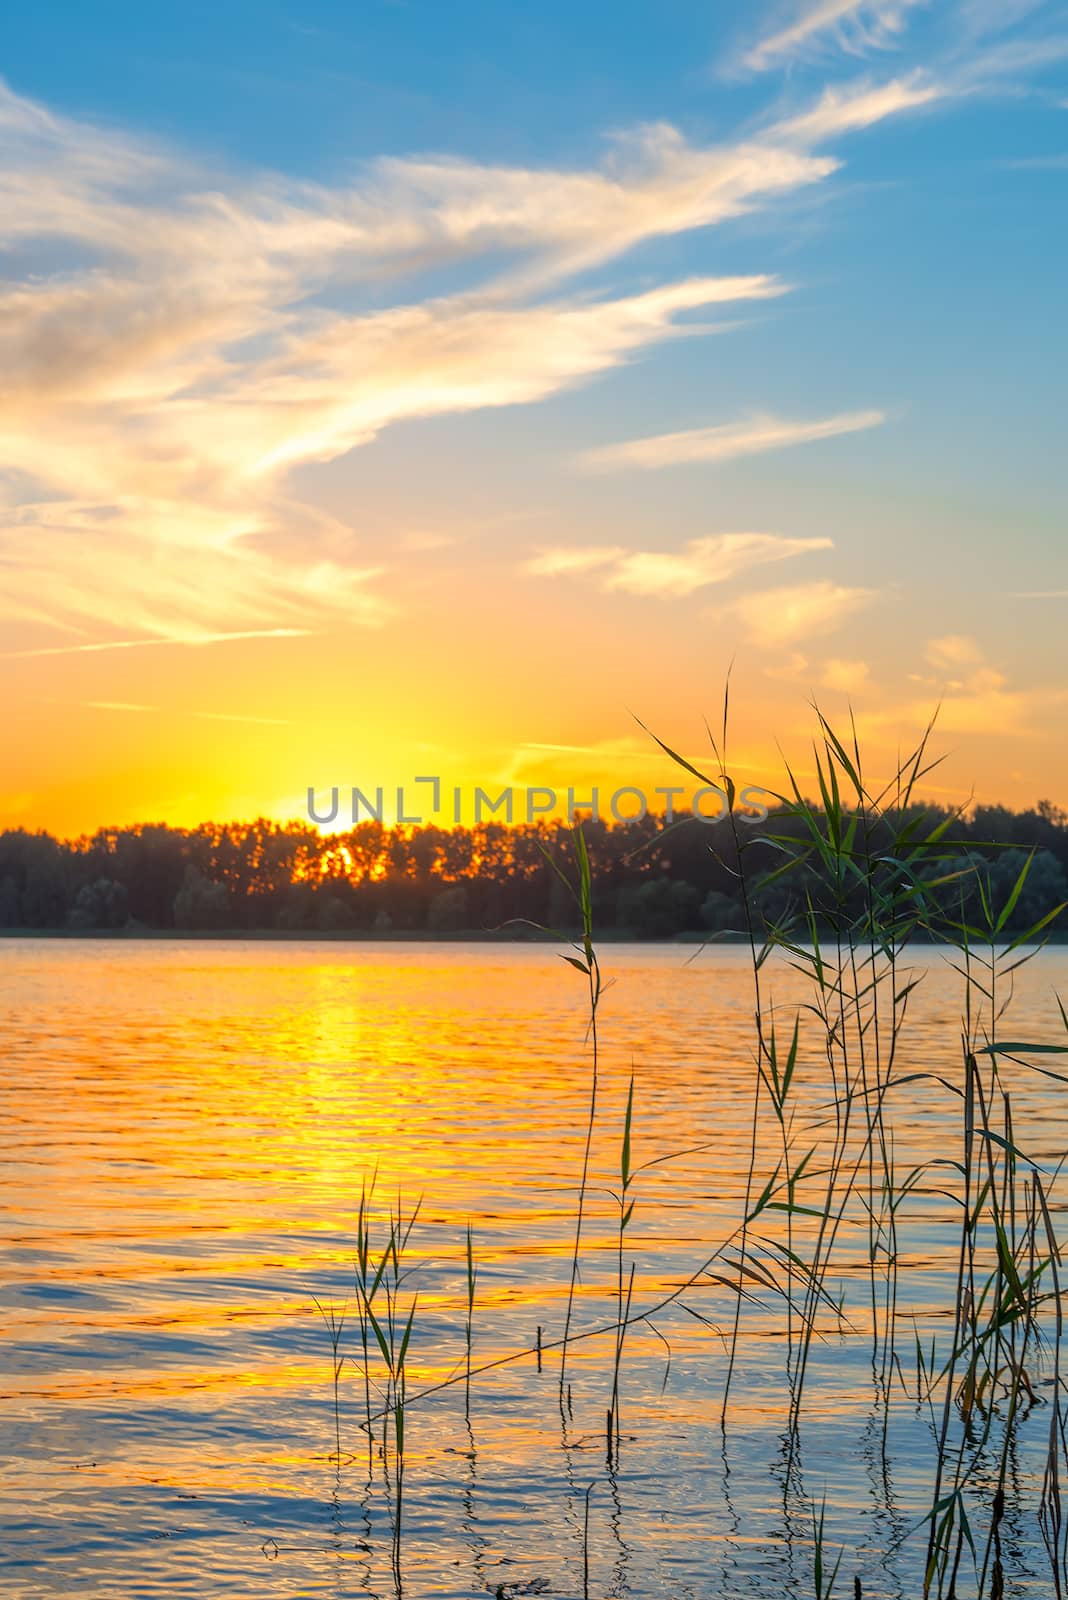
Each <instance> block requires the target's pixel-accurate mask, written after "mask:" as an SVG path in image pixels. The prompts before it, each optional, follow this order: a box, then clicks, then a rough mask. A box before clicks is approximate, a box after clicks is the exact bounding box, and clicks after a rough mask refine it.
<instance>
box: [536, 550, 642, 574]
mask: <svg viewBox="0 0 1068 1600" xmlns="http://www.w3.org/2000/svg"><path fill="white" fill-rule="evenodd" d="M625 554H626V551H625V550H624V549H623V548H622V546H620V545H550V546H548V547H547V548H546V549H543V550H539V551H538V553H537V555H534V556H531V558H530V559H529V561H524V563H523V566H522V571H523V572H525V573H526V574H527V575H528V576H529V577H532V578H563V577H581V576H583V575H584V574H585V573H587V572H592V571H593V570H594V569H595V568H596V567H603V566H607V565H608V564H609V563H610V562H615V561H618V560H619V558H620V556H622V555H625Z"/></svg>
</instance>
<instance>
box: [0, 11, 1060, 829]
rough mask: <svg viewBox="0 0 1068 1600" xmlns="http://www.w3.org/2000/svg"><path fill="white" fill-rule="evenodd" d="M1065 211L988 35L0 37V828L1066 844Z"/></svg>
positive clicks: (904, 15) (871, 17)
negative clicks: (800, 818)
mask: <svg viewBox="0 0 1068 1600" xmlns="http://www.w3.org/2000/svg"><path fill="white" fill-rule="evenodd" d="M1066 179H1068V10H1066V8H1065V7H1062V6H1056V5H1052V4H1049V3H1046V4H1041V3H1033V0H958V3H954V4H946V3H938V0H767V3H765V0H756V3H746V4H735V3H720V4H709V3H708V0H704V3H702V4H697V3H690V0H659V3H657V4H656V5H653V4H645V3H616V4H613V5H611V6H608V5H602V4H600V3H599V0H588V3H587V4H585V5H582V6H577V7H576V6H573V5H564V4H561V3H557V0H541V3H539V4H537V5H533V4H530V5H528V4H526V3H522V4H520V3H515V4H509V5H501V4H500V3H497V4H474V3H468V0H454V3H453V4H450V5H448V6H442V5H440V4H431V3H429V0H425V3H423V0H364V3H362V4H361V5H359V6H352V5H342V4H340V3H338V4H326V3H323V0H305V3H302V4H301V5H300V6H299V7H298V6H296V5H294V4H279V3H270V0H267V3H264V0H257V4H256V5H255V6H253V5H251V4H247V3H246V0H233V3H231V4H229V5H227V6H225V7H217V6H207V5H205V4H183V5H181V6H178V5H175V4H171V3H170V0H162V3H160V4H158V5H155V6H152V7H146V6H144V5H142V4H137V5H134V4H132V3H127V0H102V3H101V4H98V5H96V6H93V7H87V6H85V5H84V4H82V3H81V0H79V3H78V4H74V3H70V0H53V3H52V4H50V5H49V6H48V7H37V8H22V10H21V11H20V12H19V14H17V15H14V16H12V17H11V18H9V19H8V20H7V21H6V23H5V29H4V38H3V43H2V47H0V697H2V703H3V705H4V724H5V728H4V735H5V736H4V761H3V767H2V768H0V826H21V827H27V828H47V829H49V830H51V831H54V832H57V833H60V834H63V835H66V836H71V835H76V834H79V833H81V832H88V831H92V830H94V829H96V828H98V827H102V826H109V825H119V824H124V823H130V822H136V821H149V820H152V821H157V820H164V821H169V822H172V823H179V824H193V823H196V822H199V821H202V820H206V819H209V818H214V819H226V818H234V817H245V818H247V817H252V816H258V815H268V816H277V817H287V816H294V817H299V816H302V815H306V796H307V791H308V788H309V787H314V788H315V789H316V790H318V791H319V792H322V791H325V790H328V789H329V788H330V786H332V785H335V784H336V785H339V786H341V787H342V788H343V789H344V788H346V787H347V786H350V785H353V784H356V785H359V786H360V787H361V788H362V789H364V790H365V791H368V792H370V791H373V789H374V788H375V787H376V786H378V785H382V786H384V788H385V790H386V792H387V793H390V794H392V792H393V790H394V787H395V786H396V785H402V784H405V783H410V781H411V780H412V779H413V778H414V777H415V776H416V775H430V774H432V775H435V776H438V777H440V779H441V782H442V785H443V786H445V787H446V788H448V789H451V787H452V786H462V787H463V788H464V791H465V793H466V792H469V791H470V790H471V789H472V788H473V787H474V786H476V785H478V786H486V787H487V789H488V788H490V787H491V786H496V787H497V788H500V787H501V786H502V785H503V784H512V785H515V786H517V787H522V786H525V785H531V784H546V783H548V784H551V785H554V786H558V787H560V788H561V789H562V788H563V787H565V786H569V785H574V786H575V788H576V792H577V793H579V794H581V793H583V792H586V793H588V792H589V790H590V788H591V787H592V786H593V785H595V784H596V785H598V786H600V787H601V788H602V789H604V790H607V789H610V788H611V787H612V786H614V785H624V784H625V785H631V786H635V787H638V788H640V789H642V790H643V791H644V792H650V791H652V790H653V789H654V788H655V787H656V786H658V785H662V784H667V783H671V782H672V781H677V779H676V778H674V777H673V774H672V770H671V768H670V765H669V764H668V763H667V762H666V758H664V757H663V755H662V753H661V752H660V751H659V750H658V748H657V746H656V745H655V743H653V741H652V740H651V739H650V737H649V735H648V733H646V732H645V731H644V728H648V729H652V730H653V731H654V732H655V733H656V734H657V735H658V736H659V737H661V738H662V739H664V740H665V741H666V742H667V743H669V744H670V745H672V746H673V747H674V748H677V749H681V750H683V751H685V752H686V753H687V754H688V755H689V756H690V757H691V758H693V759H695V760H696V761H698V762H700V763H704V762H705V761H706V760H710V759H711V757H710V755H709V752H708V740H707V735H706V732H705V719H706V718H707V719H708V720H709V721H711V722H713V723H716V724H718V722H719V718H720V714H721V707H722V700H723V692H724V683H725V681H726V678H727V675H728V673H730V682H731V701H732V717H731V731H730V751H729V756H730V765H731V768H732V770H733V772H734V775H735V777H736V778H737V780H738V781H739V782H740V783H750V784H752V785H757V786H765V787H769V788H773V789H774V788H777V787H778V786H779V785H780V784H781V782H782V766H783V760H784V759H789V760H790V761H791V763H792V764H793V766H794V767H795V768H796V770H797V771H798V773H799V774H800V775H801V777H802V781H805V780H806V777H810V776H811V770H812V762H811V752H810V738H811V734H812V731H813V727H814V711H813V705H814V704H818V705H819V706H820V708H821V709H822V710H823V711H825V713H826V714H827V715H828V716H829V717H830V718H831V720H832V721H835V722H842V721H845V720H848V718H849V717H850V715H852V717H853V718H854V720H855V723H856V726H857V729H858V731H859V735H860V738H861V741H862V744H863V747H864V749H865V751H866V754H867V760H868V766H869V770H872V771H874V772H876V774H880V773H882V772H884V771H885V772H887V773H888V772H889V771H890V770H891V769H892V768H893V766H894V765H895V762H896V759H897V756H898V754H899V752H902V751H904V750H906V749H908V748H909V747H910V746H911V744H912V743H913V742H914V740H915V739H916V737H917V736H918V735H919V734H920V733H921V732H922V729H923V727H924V726H925V725H926V723H927V722H928V720H929V718H930V717H931V715H932V714H933V713H934V712H935V710H936V708H938V719H937V723H936V732H935V738H934V748H935V749H936V751H937V752H938V753H939V754H941V755H944V757H945V760H944V762H943V764H942V765H940V766H939V767H938V768H936V769H935V770H934V771H933V772H932V773H931V774H930V775H929V777H928V779H927V780H925V791H926V792H927V793H928V794H929V795H930V797H931V798H932V799H936V800H941V801H945V802H953V803H957V802H962V801H964V800H966V799H968V797H969V796H974V797H975V798H977V799H978V800H980V801H984V802H1005V803H1010V804H1014V805H1018V806H1022V805H1028V804H1032V803H1034V802H1035V801H1036V800H1038V799H1039V798H1049V799H1052V800H1053V801H1055V802H1057V803H1059V804H1068V741H1065V739H1064V738H1063V737H1062V728H1063V727H1064V724H1065V719H1066V718H1068V651H1066V649H1065V633H1066V627H1068V540H1066V538H1065V527H1064V506H1065V489H1066V481H1065V480H1066V476H1068V469H1066V452H1065V450H1064V446H1063V431H1064V429H1063V417H1064V401H1065V394H1064V376H1063V375H1064V373H1065V371H1066V370H1068V359H1066V358H1068V350H1066V344H1068V339H1066V333H1065V329H1066V321H1065V316H1064V260H1065V253H1066V252H1065V247H1066V243H1068V209H1066V207H1065V193H1064V191H1065V183H1066ZM642 725H644V728H643V726H642ZM387 810H388V806H387Z"/></svg>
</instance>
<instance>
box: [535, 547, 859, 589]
mask: <svg viewBox="0 0 1068 1600" xmlns="http://www.w3.org/2000/svg"><path fill="white" fill-rule="evenodd" d="M831 547H832V545H831V540H830V539H788V538H784V537H783V536H782V535H781V534H776V533H716V534H711V535H709V536H708V537H707V538H704V539H691V540H690V541H689V542H688V543H687V544H686V545H685V546H684V548H683V549H682V550H676V551H673V550H632V551H625V550H621V549H618V548H605V547H601V546H588V545H587V546H583V545H578V546H556V547H554V548H551V549H548V550H543V551H540V552H539V554H538V555H536V556H534V557H533V558H532V559H531V560H530V561H528V562H527V563H526V564H525V567H524V570H525V571H526V572H527V573H528V574H530V575H531V576H534V577H563V576H585V575H587V574H589V573H591V572H597V573H598V576H599V582H600V587H601V588H602V589H605V590H609V591H611V590H617V591H623V592H625V593H627V594H640V595H657V596H660V597H669V596H675V597H679V596H685V595H689V594H693V593H694V592H695V591H696V590H698V589H704V588H707V587H709V586H710V585H711V584H717V583H726V582H727V581H728V580H729V579H731V578H735V577H737V576H738V574H739V573H742V572H747V571H749V569H750V568H752V567H760V566H766V565H768V564H769V563H770V562H775V561H785V560H787V559H788V558H789V557H791V556H799V555H807V554H810V553H812V552H814V551H818V550H829V549H831ZM606 568H607V571H606V570H605V569H606Z"/></svg>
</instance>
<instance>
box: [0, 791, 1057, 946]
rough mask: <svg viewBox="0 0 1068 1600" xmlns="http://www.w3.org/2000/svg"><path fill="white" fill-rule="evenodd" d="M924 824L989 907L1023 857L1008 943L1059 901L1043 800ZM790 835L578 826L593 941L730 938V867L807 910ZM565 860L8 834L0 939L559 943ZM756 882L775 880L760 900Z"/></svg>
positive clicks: (183, 837)
mask: <svg viewBox="0 0 1068 1600" xmlns="http://www.w3.org/2000/svg"><path fill="white" fill-rule="evenodd" d="M918 809H919V808H917V811H918ZM922 809H923V813H924V819H925V820H924V826H925V827H926V826H927V825H928V823H929V824H930V826H931V827H934V826H935V825H936V824H937V823H939V822H945V823H946V824H947V828H946V837H947V838H951V839H953V840H955V841H959V845H960V848H961V850H962V852H963V853H964V854H963V860H964V865H965V867H966V868H967V867H968V866H969V865H971V866H981V867H982V874H983V878H984V882H985V883H986V884H987V885H988V887H989V888H990V889H991V892H992V893H993V894H994V895H995V897H996V898H997V899H998V901H999V903H1002V902H1004V901H1005V900H1006V899H1008V898H1009V896H1010V894H1011V893H1012V890H1013V887H1014V885H1015V883H1016V881H1017V878H1018V877H1019V874H1020V869H1021V866H1022V865H1023V863H1024V862H1025V861H1026V860H1027V859H1028V857H1029V856H1031V857H1032V858H1033V859H1032V860H1031V866H1030V870H1029V872H1028V874H1027V877H1026V882H1025V884H1024V886H1023V888H1022V890H1021V892H1020V893H1019V895H1018V898H1017V900H1016V902H1015V904H1014V908H1013V913H1012V916H1011V919H1010V920H1009V922H1008V924H1007V930H1009V931H1012V930H1016V929H1020V928H1026V927H1030V926H1033V924H1034V923H1035V922H1037V921H1038V920H1039V918H1040V917H1042V916H1044V915H1046V914H1047V913H1048V912H1049V911H1050V910H1051V909H1052V908H1053V907H1054V906H1056V905H1059V904H1060V903H1061V902H1062V901H1065V900H1068V813H1065V812H1064V811H1062V810H1060V809H1059V808H1057V807H1056V806H1053V805H1051V804H1050V803H1049V802H1046V801H1042V802H1040V803H1039V804H1038V805H1037V806H1035V807H1033V808H1031V809H1028V810H1023V811H1012V810H1009V809H1007V808H1005V807H1002V806H980V807H977V808H976V809H975V810H974V811H972V812H971V813H969V814H968V815H967V816H956V815H955V814H953V813H950V812H947V811H941V810H939V808H938V807H924V808H922ZM897 822H900V818H898V819H896V822H895V821H894V819H888V818H886V819H882V820H881V821H879V822H877V823H874V824H873V825H872V830H871V837H870V838H869V839H868V840H866V847H870V848H871V849H873V850H877V849H878V848H879V845H880V838H879V831H880V830H886V832H887V837H888V838H889V837H890V835H891V833H892V830H893V826H896V823H897ZM800 826H801V825H800V823H799V821H798V818H797V817H796V815H794V814H793V813H792V812H791V810H790V809H789V808H782V809H780V810H773V811H772V812H771V814H770V816H769V817H768V818H767V819H766V820H763V821H760V822H759V823H758V822H757V821H756V820H755V819H752V818H748V817H744V816H736V817H735V819H734V823H733V825H732V821H731V819H729V818H724V819H721V820H720V821H717V822H715V823H709V822H706V821H703V820H702V819H699V818H694V817H688V816H685V815H684V816H683V817H681V818H676V819H675V821H674V822H673V823H672V824H670V825H669V824H667V823H666V822H665V820H664V819H663V818H662V817H657V816H653V815H647V816H645V817H643V818H635V819H634V820H632V821H626V822H620V823H608V822H605V821H597V820H593V819H589V818H587V819H585V820H584V821H583V833H584V837H585V840H586V845H587V850H588V853H589V857H590V863H591V868H592V878H593V894H594V914H595V922H596V925H597V926H598V927H599V928H600V929H601V930H602V932H605V933H608V932H611V931H616V932H618V933H619V934H620V935H631V936H635V937H639V938H671V937H674V936H677V935H700V934H701V933H723V932H729V931H731V930H740V929H742V928H743V926H744V924H745V907H744V904H743V899H742V893H741V888H740V883H741V880H740V878H739V860H740V859H741V861H742V862H743V864H744V871H745V878H746V882H747V883H748V884H749V885H751V886H752V894H751V903H750V910H751V911H752V910H755V912H756V914H757V915H758V916H759V917H763V918H765V919H768V920H777V919H779V918H781V917H782V916H783V915H785V914H787V913H788V912H789V910H790V907H791V904H793V905H796V904H797V902H798V901H799V899H802V900H803V899H804V897H805V896H806V895H810V896H811V897H812V898H813V899H814V900H816V901H818V899H819V888H820V885H819V873H818V870H817V869H816V868H815V867H805V868H803V869H802V872H801V874H800V875H799V874H798V873H796V872H794V873H791V874H789V875H786V876H783V877H779V878H776V877H775V876H774V869H775V866H776V863H777V860H778V856H777V853H776V852H777V846H776V844H775V838H776V836H780V837H782V836H791V837H796V836H797V835H796V830H797V829H798V828H799V827H800ZM739 847H740V848H741V858H740V857H739ZM572 861H573V841H572V839H571V830H570V829H569V828H568V827H567V825H566V824H564V823H562V822H552V821H540V822H538V823H533V824H526V825H524V824H519V825H516V826H507V825H506V824H504V823H501V822H485V823H481V824H479V825H478V826H475V827H456V828H448V829H445V828H438V827H434V826H430V825H424V826H408V827H401V826H397V827H389V826H387V825H385V824H383V823H380V822H374V821H370V822H361V823H359V824H358V825H357V826H356V827H354V828H351V829H349V830H348V831H347V832H344V833H331V834H324V833H321V832H320V831H319V830H318V829H316V828H314V827H312V826H310V825H308V824H307V823H300V822H285V823H282V822H275V821H271V820H269V819H266V818H262V817H260V818H257V819H256V820H255V821H252V822H245V823H227V824H215V823H204V824H201V825H200V826H199V827H196V828H175V827H170V826H168V825H166V824H163V823H151V824H141V825H137V826H131V827H124V828H105V829H100V830H99V831H98V832H96V833H94V834H92V835H91V836H85V837H82V838H78V839H72V840H60V839H57V838H55V837H53V836H52V835H51V834H48V833H44V832H28V831H25V830H23V829H13V830H8V831H7V832H4V833H0V929H5V930H19V929H24V930H38V931H45V930H65V931H69V932H75V933H77V932H84V933H89V932H93V931H98V930H112V931H120V930H126V931H128V932H136V931H137V930H138V929H145V930H171V929H173V930H178V931H186V932H212V931H214V932H223V931H252V930H263V929H270V930H275V931H278V932H282V933H292V934H302V933H308V934H312V933H337V934H343V933H344V932H346V931H351V932H353V933H354V934H355V933H365V934H372V935H373V934H381V935H389V934H394V933H396V934H403V933H409V934H413V933H425V934H431V935H447V934H459V933H463V932H470V933H476V932H477V933H481V932H484V931H488V930H494V929H501V928H506V929H508V930H509V931H515V932H518V931H521V930H522V928H523V927H524V926H527V925H531V924H535V925H539V926H542V927H548V928H553V929H559V930H561V931H570V930H571V929H573V927H574V926H575V921H576V910H575V906H574V903H573V901H572V899H571V896H570V894H569V893H568V889H567V887H566V885H565V883H563V882H562V881H561V878H560V876H559V874H558V873H557V872H556V871H555V870H554V866H553V862H556V863H562V864H564V865H565V866H566V865H567V863H569V862H572ZM934 870H935V869H934V868H932V879H933V874H934ZM943 875H944V873H943ZM762 878H764V879H770V881H767V882H764V883H763V884H762V885H761V882H760V880H761V879H762ZM979 892H980V891H979V889H978V888H977V887H972V886H970V885H969V884H968V881H967V872H966V873H965V877H964V878H963V879H958V878H955V879H954V880H953V881H952V882H951V883H950V884H948V885H947V886H945V887H944V888H939V889H938V890H937V891H936V893H938V894H942V895H943V897H944V898H945V899H946V900H947V904H948V905H949V908H950V909H952V908H953V906H955V905H957V904H959V903H962V900H963V899H966V898H968V897H969V896H974V895H976V894H978V893H979Z"/></svg>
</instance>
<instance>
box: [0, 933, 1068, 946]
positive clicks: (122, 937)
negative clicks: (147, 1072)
mask: <svg viewBox="0 0 1068 1600" xmlns="http://www.w3.org/2000/svg"><path fill="white" fill-rule="evenodd" d="M580 937H581V936H580V935H579V934H578V933H577V931H576V933H575V934H574V935H573V936H571V935H568V934H564V935H561V936H560V937H559V938H557V937H555V936H554V935H553V934H551V933H547V932H544V933H543V932H539V931H537V930H536V929H525V930H523V931H522V932H518V931H517V932H506V931H504V930H499V931H498V930H496V929H492V928H482V929H478V928H472V929H466V930H463V931H457V932H449V933H431V932H428V931H427V930H426V929H425V928H410V929H407V928H405V929H398V928H394V929H391V930H389V931H388V932H384V931H376V930H373V929H370V928H337V929H329V930H327V931H322V930H320V929H311V928H309V929H297V930H294V929H291V928H0V939H24V940H29V939H42V940H48V939H85V940H89V941H91V942H93V943H99V942H105V943H116V944H124V943H125V944H133V943H137V942H141V941H144V942H154V941H157V940H158V941H163V942H164V943H165V942H167V941H171V942H172V943H173V942H176V941H193V942H195V943H198V944H228V943H229V944H238V943H241V944H248V943H254V944H550V945H571V944H572V943H575V942H577V941H578V940H579V939H580ZM594 942H595V944H597V945H609V944H640V945H680V944H682V945H693V946H695V947H700V946H701V945H724V944H725V945H748V943H749V936H748V934H745V933H718V934H715V935H709V934H702V933H697V932H681V933H674V934H671V935H669V936H668V937H667V938H663V939H655V938H642V937H641V936H640V935H638V934H633V933H626V932H623V931H619V930H616V929H614V928H606V929H605V930H604V931H603V932H601V933H596V934H595V936H594ZM909 942H910V943H911V944H917V945H933V946H935V947H938V946H940V945H941V944H942V941H941V940H939V939H931V938H929V937H924V936H923V935H921V934H914V935H913V937H912V938H911V940H910V941H909ZM997 942H998V945H999V946H1002V945H1008V944H1011V942H1012V940H1011V937H1010V936H1008V935H1006V936H1005V937H1003V938H1001V939H999V940H998V941H997ZM1041 943H1043V944H1051V945H1065V944H1068V930H1058V931H1057V932H1052V933H1051V932H1048V931H1047V932H1046V933H1045V935H1044V937H1043V939H1042V941H1041ZM976 948H979V946H976ZM983 948H985V947H983ZM1021 948H1022V946H1021Z"/></svg>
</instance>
